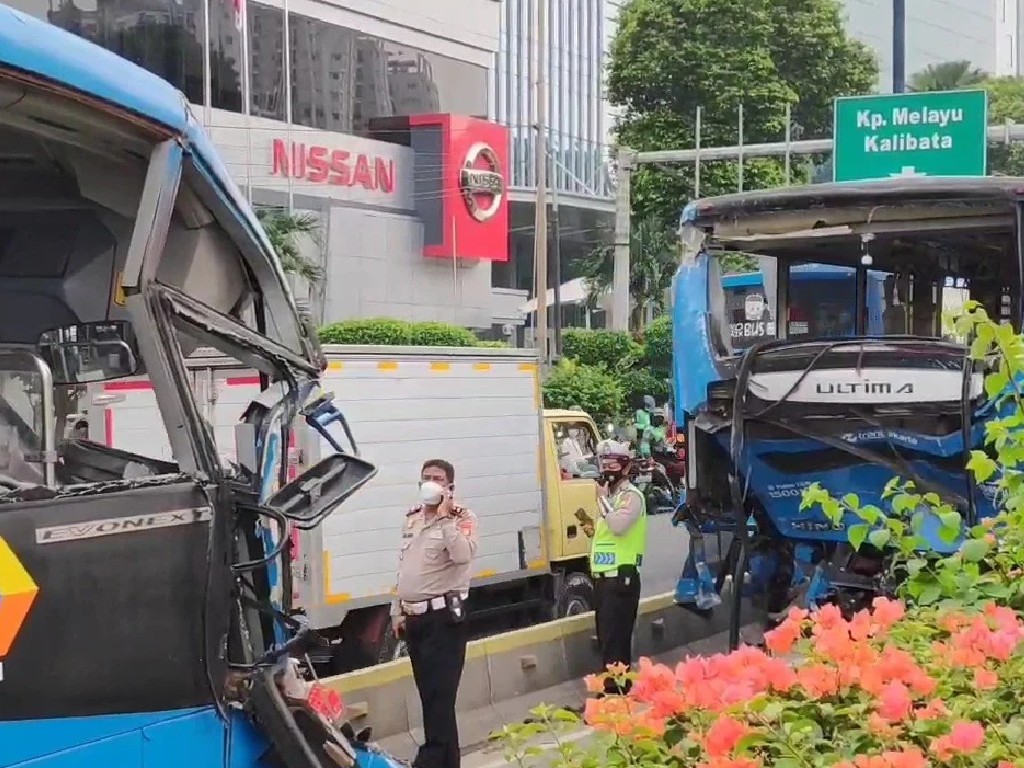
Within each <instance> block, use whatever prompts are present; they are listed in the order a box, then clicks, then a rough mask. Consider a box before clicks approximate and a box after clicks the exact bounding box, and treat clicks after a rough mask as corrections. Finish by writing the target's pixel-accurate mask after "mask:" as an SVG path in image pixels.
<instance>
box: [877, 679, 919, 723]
mask: <svg viewBox="0 0 1024 768" xmlns="http://www.w3.org/2000/svg"><path fill="white" fill-rule="evenodd" d="M913 709H914V700H913V699H912V698H911V697H910V689H909V688H907V686H905V685H904V684H903V683H901V682H899V681H893V682H891V683H889V684H888V685H887V686H885V688H883V689H882V692H881V694H880V695H879V697H878V714H879V715H880V716H881V717H882V718H883V719H885V720H887V721H889V722H890V723H902V722H903V721H905V720H906V719H907V718H909V717H910V713H911V712H912V711H913Z"/></svg>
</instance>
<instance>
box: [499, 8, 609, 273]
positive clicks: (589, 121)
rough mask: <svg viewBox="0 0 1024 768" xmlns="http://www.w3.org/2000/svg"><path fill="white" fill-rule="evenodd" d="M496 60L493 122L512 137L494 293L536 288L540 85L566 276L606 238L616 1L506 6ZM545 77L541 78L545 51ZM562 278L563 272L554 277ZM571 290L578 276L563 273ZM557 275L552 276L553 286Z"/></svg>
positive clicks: (607, 227)
mask: <svg viewBox="0 0 1024 768" xmlns="http://www.w3.org/2000/svg"><path fill="white" fill-rule="evenodd" d="M502 5H503V7H502V12H501V22H500V27H501V31H500V39H499V44H498V52H497V54H496V57H495V67H494V76H493V89H492V105H493V111H492V115H491V116H492V117H493V118H494V119H495V120H497V121H498V122H499V123H503V124H505V125H507V126H508V127H509V131H510V133H511V148H510V149H511V157H512V173H511V184H512V192H511V198H510V199H511V205H512V207H511V218H510V260H509V262H508V263H507V264H504V265H495V268H494V273H493V276H494V281H495V282H494V285H495V286H498V287H501V288H519V289H530V288H531V287H532V285H533V248H534V237H533V230H534V210H535V207H534V206H535V199H536V183H537V178H536V139H537V120H538V111H537V106H538V105H537V80H538V78H539V76H541V75H542V76H543V80H544V81H545V83H546V86H547V105H546V106H547V143H548V156H549V165H548V184H549V186H550V187H551V188H553V189H554V190H555V192H556V193H557V195H558V201H559V211H560V220H561V226H560V228H559V246H560V251H561V253H562V259H563V261H562V263H563V267H564V269H565V270H568V269H569V268H570V267H571V264H572V263H573V262H574V256H577V255H579V254H580V253H582V252H584V251H585V250H587V249H592V248H593V247H594V246H595V245H596V244H597V243H598V242H599V241H600V240H601V238H604V237H607V232H608V230H609V228H610V226H611V222H612V211H613V189H612V184H611V174H610V167H609V162H608V160H609V158H608V145H607V142H608V132H607V103H606V100H605V97H604V63H605V49H606V37H607V18H608V8H607V5H608V0H544V2H543V6H544V7H545V8H546V34H545V35H544V37H543V39H540V38H539V36H538V21H539V18H538V7H539V6H540V3H539V2H538V0H504V2H503V3H502ZM541 45H542V46H543V49H544V59H545V65H544V72H543V73H539V72H538V47H539V46H541ZM552 272H554V269H552ZM562 277H563V279H565V280H568V279H569V278H571V277H572V275H571V274H570V273H569V272H567V271H563V273H562ZM553 278H554V275H552V279H553Z"/></svg>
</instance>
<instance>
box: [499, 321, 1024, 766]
mask: <svg viewBox="0 0 1024 768" xmlns="http://www.w3.org/2000/svg"><path fill="white" fill-rule="evenodd" d="M957 326H958V327H957V330H958V333H959V335H961V336H962V337H964V338H973V340H974V341H973V344H972V354H973V356H974V357H975V358H976V359H982V358H985V359H987V360H988V361H989V363H990V364H992V366H993V367H992V370H991V372H990V373H989V374H988V376H987V377H986V380H985V390H986V393H987V394H988V396H989V398H990V400H992V401H994V404H995V409H994V410H995V413H996V417H995V418H992V419H991V420H990V421H989V422H987V423H986V443H987V445H986V450H985V451H974V452H973V453H972V455H971V458H970V461H969V463H968V468H969V469H970V470H971V471H972V472H973V473H974V475H975V478H976V480H977V482H978V483H979V484H983V483H988V484H989V488H987V489H986V491H988V492H994V493H995V494H996V496H995V498H997V499H999V510H1000V511H999V513H998V514H997V515H996V516H995V517H994V518H990V519H987V520H983V521H982V522H981V523H980V524H978V525H976V526H974V527H972V528H970V529H968V530H964V528H963V526H962V523H961V518H960V513H959V511H957V510H956V509H954V508H953V507H951V506H949V505H948V504H944V503H943V502H942V501H941V500H940V498H939V497H938V496H937V495H935V494H932V493H927V492H922V491H919V490H918V489H917V488H915V486H914V484H913V483H910V482H906V481H904V480H901V479H899V478H894V479H893V480H892V481H890V482H889V483H888V484H887V485H886V487H885V488H884V490H882V492H881V494H880V495H881V497H882V505H881V506H873V505H865V504H862V503H861V501H860V500H859V499H858V498H857V497H856V496H854V495H852V494H848V495H847V496H844V497H843V498H841V499H839V498H835V497H833V496H831V495H830V494H829V493H828V492H827V491H826V490H825V489H822V488H821V487H812V489H811V490H810V491H808V493H807V494H806V495H805V498H804V505H805V506H807V507H810V506H816V505H817V506H820V507H821V508H822V510H823V511H824V513H825V515H826V516H827V517H828V518H829V519H831V520H833V521H839V520H840V519H841V518H843V517H844V516H853V517H854V518H857V519H859V522H858V521H857V520H856V519H855V520H853V521H852V522H854V523H855V524H853V525H848V527H847V532H848V536H849V539H850V542H851V544H852V545H853V546H854V547H855V548H860V547H861V546H863V545H864V544H865V543H868V544H871V545H872V546H874V547H876V548H878V549H881V550H883V551H888V552H890V553H891V554H892V555H893V557H892V562H893V569H892V572H891V574H890V576H892V577H903V578H904V582H903V586H902V590H903V594H904V595H905V596H906V597H907V598H908V599H907V601H906V602H901V601H898V600H892V599H889V598H887V597H884V596H880V597H876V598H875V599H874V601H873V603H872V608H870V609H864V610H861V611H858V612H857V613H855V614H853V615H852V616H848V615H844V614H843V612H842V610H841V609H840V608H839V607H837V606H835V605H825V606H822V607H820V608H819V609H818V610H817V611H816V612H815V613H814V614H808V613H807V612H806V611H803V610H800V609H790V612H789V616H788V618H787V619H786V620H785V621H783V622H782V624H781V625H780V626H779V627H777V628H776V629H774V630H772V631H771V632H768V633H766V636H765V641H766V642H765V644H766V648H767V652H766V651H762V650H760V649H756V648H751V647H741V648H740V649H739V650H737V651H735V652H732V653H729V654H717V655H715V656H711V657H707V658H702V657H696V658H687V659H685V660H684V661H683V662H682V663H681V664H679V665H678V666H676V667H675V668H674V669H671V668H669V667H666V666H664V665H660V664H654V663H652V662H651V661H650V660H647V659H641V660H640V664H639V668H638V670H637V671H636V672H635V673H631V672H628V671H627V670H625V669H624V668H620V669H613V670H611V672H612V675H613V677H615V678H617V679H618V680H619V681H620V682H624V681H625V680H626V679H629V680H631V681H632V683H633V685H632V688H631V690H630V692H629V693H628V694H627V695H625V696H607V697H604V698H601V699H591V700H588V702H587V706H586V709H585V712H584V716H583V718H582V719H581V718H580V717H579V716H577V715H575V714H573V713H572V712H568V711H557V710H554V709H552V708H550V707H541V708H539V709H538V710H536V714H537V721H536V722H533V723H529V724H526V725H523V726H506V727H505V728H504V729H503V731H502V732H501V734H500V738H502V739H503V740H504V742H505V744H506V749H507V752H508V753H509V756H510V759H514V760H516V761H517V762H518V764H519V765H520V766H521V767H523V768H525V767H526V766H532V765H536V766H539V765H548V764H551V763H550V757H551V756H550V754H547V755H545V754H543V753H541V754H538V752H537V749H536V747H535V746H534V745H533V744H532V743H530V742H531V739H532V738H533V737H534V736H537V735H540V734H544V733H549V732H554V733H555V734H556V735H557V734H560V733H562V732H564V731H566V730H571V729H575V728H578V727H580V726H581V725H582V724H584V723H585V724H587V725H590V726H591V727H593V728H594V729H595V730H596V731H598V732H599V734H600V735H599V737H598V738H597V739H596V740H594V741H590V742H581V741H572V740H565V739H558V740H557V747H556V753H557V754H556V762H555V763H554V764H556V765H560V766H565V767H566V768H568V767H569V766H573V767H574V768H584V766H586V767H588V768H589V767H590V766H599V765H605V766H617V767H618V766H633V767H635V768H654V767H655V766H672V767H673V768H675V767H679V768H832V767H834V768H928V766H951V767H952V768H1021V766H1024V715H1022V713H1021V706H1020V703H1019V702H1020V694H1019V687H1020V680H1021V677H1022V675H1024V621H1022V619H1021V614H1020V611H1022V610H1024V579H1022V578H1021V577H1022V576H1024V473H1022V472H1021V471H1020V469H1021V464H1022V463H1024V402H1022V398H1024V394H1022V392H1021V391H1020V389H1019V387H1018V385H1017V382H1020V381H1022V380H1024V339H1022V338H1021V337H1020V336H1018V335H1016V334H1015V333H1014V332H1013V331H1012V330H1011V329H1010V328H1009V327H1008V326H1000V325H998V324H996V323H993V322H992V321H991V320H990V319H989V318H988V317H987V316H986V315H985V313H984V311H983V310H981V309H980V307H978V306H977V305H972V306H969V307H968V311H967V314H966V315H965V316H964V317H962V318H961V319H960V320H958V322H957ZM883 507H884V508H883ZM929 516H930V517H932V518H933V519H934V520H935V521H936V522H937V523H938V525H937V526H936V529H937V530H938V532H939V536H940V538H941V539H942V540H944V542H945V543H946V544H948V545H950V546H951V547H952V548H953V549H955V551H954V552H953V553H952V554H947V555H943V554H940V553H937V552H934V551H927V549H926V548H925V547H924V546H923V545H924V543H925V542H924V541H923V538H922V530H923V525H924V522H925V520H926V518H928V517H929ZM845 522H851V521H849V519H847V521H845ZM603 683H604V681H603V680H601V679H599V678H595V677H591V678H589V679H588V681H587V684H588V688H589V689H590V690H592V691H594V692H599V691H601V690H602V689H603V687H604V685H603Z"/></svg>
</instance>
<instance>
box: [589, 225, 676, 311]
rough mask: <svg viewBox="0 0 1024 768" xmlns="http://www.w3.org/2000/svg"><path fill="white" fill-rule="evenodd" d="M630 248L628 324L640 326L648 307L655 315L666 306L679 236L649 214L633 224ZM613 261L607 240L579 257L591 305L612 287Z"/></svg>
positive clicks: (612, 249) (613, 249)
mask: <svg viewBox="0 0 1024 768" xmlns="http://www.w3.org/2000/svg"><path fill="white" fill-rule="evenodd" d="M629 251H630V254H629V297H630V301H631V303H632V305H633V309H632V312H631V313H630V315H631V318H630V319H631V322H630V325H631V326H632V327H634V328H639V327H641V326H642V325H643V323H644V319H645V318H646V317H647V316H648V310H649V309H650V310H654V313H655V314H657V313H658V312H661V311H664V309H665V294H666V291H667V290H668V288H669V287H670V286H671V285H672V276H673V275H674V274H675V271H676V266H677V262H678V255H677V252H678V238H677V236H676V233H675V230H674V228H673V227H671V226H667V225H665V224H664V223H663V222H660V221H658V220H657V219H656V218H654V217H650V216H649V217H646V218H644V219H641V220H640V221H639V222H637V223H636V224H635V225H634V226H633V227H632V230H631V238H630V248H629ZM614 262H615V248H614V246H613V245H612V244H611V243H609V242H605V243H602V244H601V245H598V246H597V247H596V248H594V249H593V250H592V251H590V253H589V254H587V255H586V256H585V257H584V258H582V259H581V260H580V262H579V264H578V268H579V272H580V275H581V276H582V277H584V278H585V279H586V281H587V285H588V289H589V293H590V296H589V301H590V302H591V304H593V303H595V302H596V301H597V299H598V298H599V297H600V296H601V295H603V294H604V293H605V292H606V291H607V290H608V288H609V287H610V286H611V283H612V275H613V272H614Z"/></svg>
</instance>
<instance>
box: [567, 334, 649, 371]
mask: <svg viewBox="0 0 1024 768" xmlns="http://www.w3.org/2000/svg"><path fill="white" fill-rule="evenodd" d="M642 353H643V350H642V349H641V348H640V346H639V345H638V344H637V343H636V342H635V341H633V339H632V338H631V337H630V335H629V334H628V333H625V332H624V331H588V330H586V329H585V328H566V329H565V330H564V331H563V332H562V355H563V356H564V357H568V358H572V359H573V360H578V361H579V362H581V363H582V364H583V365H603V366H605V367H606V368H607V369H608V370H610V371H613V370H622V369H625V368H628V367H630V366H632V365H633V364H634V363H635V362H636V361H637V360H638V359H639V358H640V356H641V355H642Z"/></svg>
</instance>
